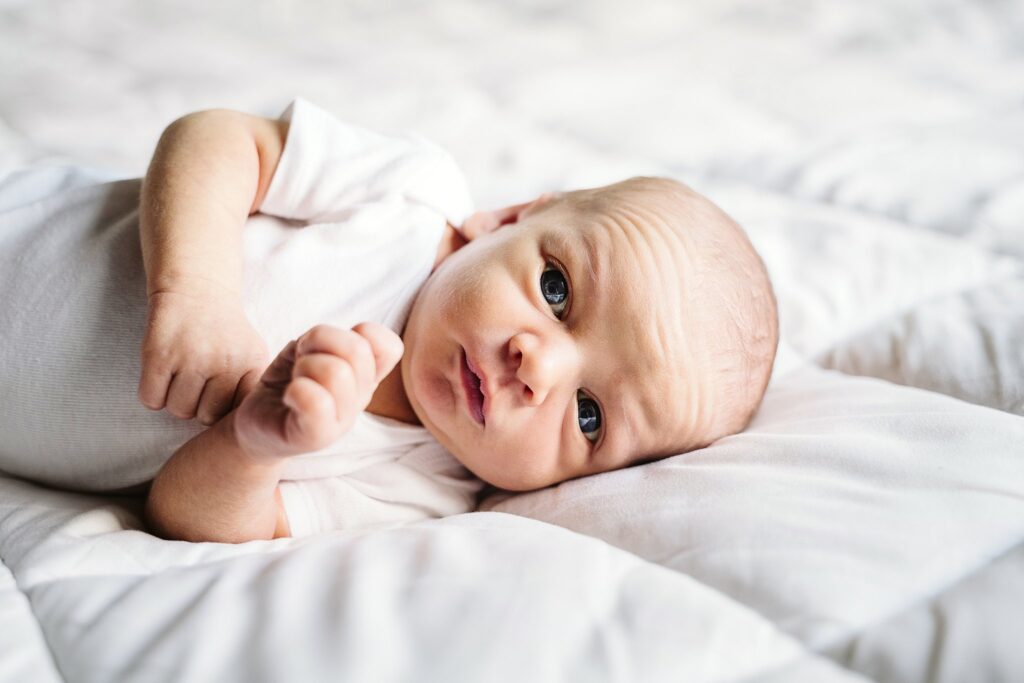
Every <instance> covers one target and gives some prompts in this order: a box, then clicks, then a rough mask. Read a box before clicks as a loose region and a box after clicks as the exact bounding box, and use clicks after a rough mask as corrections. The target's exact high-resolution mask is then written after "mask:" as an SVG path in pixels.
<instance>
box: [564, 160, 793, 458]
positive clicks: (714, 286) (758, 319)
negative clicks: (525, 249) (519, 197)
mask: <svg viewBox="0 0 1024 683" xmlns="http://www.w3.org/2000/svg"><path fill="white" fill-rule="evenodd" d="M562 197H564V198H565V199H568V200H569V201H571V202H573V203H574V204H575V205H576V207H577V208H578V209H581V210H590V211H597V212H602V213H608V212H610V211H613V210H614V207H616V206H631V205H632V206H638V205H639V206H643V207H645V211H651V210H653V211H654V212H655V214H656V215H657V218H658V219H659V220H661V221H664V222H665V223H666V224H667V225H668V226H670V227H671V228H672V229H673V230H674V231H677V232H678V233H679V234H680V236H681V238H682V239H683V241H684V242H685V243H687V244H689V245H692V246H693V247H695V249H694V251H695V253H697V254H700V255H701V256H702V258H700V259H695V260H694V266H695V271H696V272H691V273H687V274H686V275H685V276H682V280H683V281H684V282H685V284H684V289H685V290H686V291H685V292H684V293H683V297H682V300H683V302H684V305H685V304H689V303H692V302H698V301H699V302H700V305H699V306H692V310H688V311H687V314H691V313H692V312H697V314H698V315H701V313H703V320H702V321H701V322H702V323H704V322H706V324H701V325H700V327H701V329H707V330H709V331H712V330H717V332H718V333H717V334H714V333H712V334H710V335H708V338H705V339H703V340H700V343H698V340H688V341H692V342H693V343H694V346H696V347H697V348H696V356H697V358H699V359H700V362H702V363H704V364H706V369H707V370H708V372H709V377H710V378H711V379H712V382H711V384H712V385H713V386H715V387H716V388H717V391H716V392H715V393H716V395H715V396H714V397H713V400H712V401H711V403H710V405H711V406H712V411H713V416H711V419H710V420H709V421H708V424H709V428H708V430H707V433H705V434H702V435H700V438H699V439H698V441H697V442H694V441H692V440H691V441H689V442H688V443H687V446H686V447H685V448H679V447H678V445H677V446H676V447H669V448H667V449H666V450H665V452H664V454H670V453H671V452H672V451H673V450H674V452H675V453H679V452H683V450H692V449H694V448H698V447H701V446H706V445H708V444H710V443H711V442H712V441H715V440H717V439H719V438H721V437H723V436H728V435H730V434H735V433H737V432H740V431H742V430H743V429H745V428H746V427H747V425H748V424H750V421H751V420H752V419H753V417H754V415H755V414H756V412H757V409H758V407H759V406H760V404H761V400H762V398H763V397H764V393H765V390H766V389H767V386H768V381H769V379H770V378H771V372H772V366H773V364H774V361H775V353H776V349H777V347H778V342H779V323H778V305H777V302H776V299H775V292H774V290H773V288H772V284H771V280H770V279H769V277H768V271H767V269H766V267H765V264H764V262H763V261H762V260H761V257H760V256H759V255H758V253H757V251H756V250H755V249H754V246H753V245H752V244H751V242H750V239H749V238H748V237H747V234H746V233H745V232H744V230H743V228H742V227H740V225H739V224H738V223H737V222H736V221H735V220H733V219H732V218H731V217H730V216H729V215H728V214H726V213H725V212H724V211H723V210H722V209H720V208H719V207H718V206H716V205H715V204H714V203H713V202H711V201H710V200H708V199H707V198H705V197H704V196H702V195H700V194H698V193H697V192H695V191H693V190H692V189H690V188H689V187H688V186H686V185H685V184H683V183H681V182H679V181H677V180H674V179H671V178H662V177H635V178H630V179H628V180H624V181H622V182H619V183H615V184H613V185H608V186H606V187H602V188H595V189H591V190H582V191H576V192H569V193H566V194H565V195H562ZM655 199H656V200H657V201H655ZM710 311H717V312H718V313H719V314H721V313H723V312H724V313H725V325H724V328H722V326H721V318H720V317H719V318H714V317H713V316H712V315H710V313H709V312H710ZM691 436H692V435H691ZM653 459H657V458H656V457H652V458H649V459H648V460H647V461H650V460H653Z"/></svg>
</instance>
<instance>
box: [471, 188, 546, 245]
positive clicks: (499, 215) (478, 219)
mask: <svg viewBox="0 0 1024 683" xmlns="http://www.w3.org/2000/svg"><path fill="white" fill-rule="evenodd" d="M555 196H556V195H555V193H553V192H545V193H544V194H542V195H541V196H539V197H537V198H536V199H534V200H533V201H530V202H524V203H522V204H515V205H513V206H506V207H505V208H503V209H495V210H494V211H477V212H476V213H474V214H473V215H471V216H470V217H469V218H467V219H466V220H465V221H463V223H462V227H460V228H459V232H461V233H462V236H463V237H465V238H466V239H467V240H468V241H470V242H472V241H473V240H475V239H476V238H477V237H479V236H480V235H484V234H486V233H489V232H494V231H495V230H497V229H498V228H500V227H503V226H505V225H511V224H513V223H518V222H519V221H520V220H522V219H523V218H525V217H526V216H528V215H529V214H530V213H532V212H533V211H536V210H537V209H538V208H540V207H541V206H543V205H544V204H547V203H548V202H549V201H551V200H552V199H554V198H555Z"/></svg>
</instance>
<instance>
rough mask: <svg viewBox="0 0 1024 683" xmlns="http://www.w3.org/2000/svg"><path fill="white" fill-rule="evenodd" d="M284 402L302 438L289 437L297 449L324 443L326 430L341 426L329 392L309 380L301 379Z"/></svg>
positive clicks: (283, 396)
mask: <svg viewBox="0 0 1024 683" xmlns="http://www.w3.org/2000/svg"><path fill="white" fill-rule="evenodd" d="M281 400H282V401H283V402H284V404H285V405H286V406H288V408H289V409H290V410H291V419H292V420H293V424H294V425H295V427H296V428H297V429H298V431H299V434H288V437H289V441H291V440H292V439H298V440H299V441H300V443H296V444H295V445H297V446H299V447H302V446H303V444H305V443H320V442H323V440H324V438H325V436H327V435H326V434H325V432H326V430H327V429H329V428H330V426H331V425H334V424H336V423H337V408H336V406H335V401H334V398H333V397H332V396H331V395H330V394H329V393H328V391H327V389H326V388H325V387H323V386H322V385H320V384H319V383H317V382H316V380H313V379H310V378H309V377H297V378H295V379H294V380H292V382H291V384H289V385H288V388H287V389H285V390H284V394H283V395H282V396H281Z"/></svg>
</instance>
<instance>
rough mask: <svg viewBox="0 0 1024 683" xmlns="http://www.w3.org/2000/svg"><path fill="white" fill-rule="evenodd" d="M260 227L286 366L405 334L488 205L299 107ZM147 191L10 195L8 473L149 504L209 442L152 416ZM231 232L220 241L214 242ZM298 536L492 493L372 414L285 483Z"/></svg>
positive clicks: (249, 288) (12, 185)
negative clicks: (319, 349)
mask: <svg viewBox="0 0 1024 683" xmlns="http://www.w3.org/2000/svg"><path fill="white" fill-rule="evenodd" d="M282 119H285V120H290V122H291V125H290V129H289V132H288V138H287V141H286V144H285V147H284V151H283V153H282V156H281V160H280V162H279V165H278V168H277V170H276V172H275V174H274V177H273V179H272V181H271V184H270V187H269V189H268V192H267V195H266V197H265V199H264V202H263V205H262V207H261V212H260V213H259V214H256V215H254V216H252V217H250V218H249V220H248V221H247V223H246V226H245V228H244V231H243V259H244V260H243V265H244V283H243V290H242V294H243V296H242V300H243V305H244V307H245V311H246V314H247V315H248V316H249V319H250V321H251V322H252V324H253V326H254V327H255V328H256V329H257V330H258V331H259V332H260V334H261V335H262V336H263V338H264V340H265V341H266V343H267V346H268V348H269V349H270V352H271V356H273V355H276V354H277V352H278V351H280V350H281V348H283V347H284V346H285V345H286V344H287V342H288V341H290V340H291V339H294V338H296V337H298V336H299V335H301V334H302V333H304V332H305V331H306V330H308V329H309V328H310V327H312V326H314V325H316V324H319V323H326V324H330V325H335V326H337V327H342V328H350V327H352V326H353V325H355V324H356V323H359V322H362V321H365V320H372V321H376V322H379V323H382V324H384V325H387V326H389V327H390V328H391V329H393V330H395V332H397V333H400V332H401V330H402V328H403V326H404V324H405V320H406V318H407V317H408V314H409V310H410V308H411V305H412V302H413V300H414V299H415V296H416V294H417V293H418V291H419V288H420V287H421V286H422V284H423V282H424V281H425V280H426V278H427V277H428V276H429V274H430V269H431V267H432V265H433V261H434V258H435V256H436V252H437V248H438V245H439V244H440V241H441V237H442V235H443V233H444V229H445V223H446V221H447V222H450V223H452V224H454V225H459V224H461V222H462V220H463V219H464V218H465V217H466V216H467V215H468V214H469V213H470V212H471V210H472V203H471V199H470V196H469V192H468V190H467V188H466V183H465V179H464V177H463V176H462V174H461V172H460V171H459V169H458V168H457V166H456V165H455V163H454V161H453V160H452V158H451V157H450V156H449V155H448V154H446V153H445V152H444V151H443V150H441V149H440V148H438V147H437V146H435V145H433V144H432V143H429V142H427V141H426V140H423V139H422V138H420V137H418V136H415V135H403V136H385V135H380V134H377V133H373V132H370V131H367V130H364V129H361V128H358V127H355V126H351V125H347V124H344V123H342V122H340V121H338V120H337V119H336V118H334V117H333V116H331V115H330V114H328V113H327V112H325V111H324V110H322V109H320V108H318V107H316V106H314V105H313V104H311V103H309V102H307V101H305V100H303V99H301V98H299V99H296V100H295V101H294V102H293V103H292V104H291V105H290V106H289V107H288V108H287V109H286V110H285V112H284V113H283V114H282ZM140 187H141V181H140V179H128V180H116V181H111V178H110V177H109V175H102V174H97V173H94V172H90V171H87V170H83V169H73V168H48V169H47V168H44V169H30V170H27V171H22V172H17V173H13V174H10V175H8V176H7V177H6V178H4V179H3V180H0V289H2V290H3V291H4V292H5V297H4V298H3V300H2V301H0V407H2V410H0V470H2V471H4V472H7V473H10V474H14V475H16V476H22V477H25V478H28V479H32V480H35V481H40V482H42V483H46V484H51V485H54V486H59V487H65V488H72V489H78V490H90V491H110V490H115V489H122V488H129V489H130V488H132V487H134V486H136V485H138V484H141V483H144V482H146V481H147V480H149V479H152V477H153V476H155V474H156V473H157V471H159V469H160V467H161V466H162V465H163V463H164V462H166V460H167V458H169V457H170V456H171V454H172V453H173V452H174V451H175V450H176V449H177V448H178V447H180V446H181V445H182V444H183V443H185V441H187V440H188V439H190V438H192V437H193V436H195V435H196V434H198V433H199V432H200V431H202V429H203V427H202V425H199V424H198V423H197V422H195V421H184V420H179V419H176V418H173V417H172V416H170V415H168V414H167V413H166V411H160V412H154V411H150V410H148V409H146V408H145V407H143V406H142V405H141V404H140V403H139V401H138V398H137V387H138V381H139V374H140V358H139V350H140V347H141V341H142V333H143V330H144V325H145V316H146V310H147V304H146V281H145V272H144V270H143V267H142V258H141V247H140V244H139V236H138V200H139V190H140ZM211 229H216V226H211ZM283 479H284V480H285V481H283V482H282V484H281V490H282V496H283V498H284V502H285V508H286V512H287V514H288V518H289V524H290V525H291V528H292V533H293V535H295V536H303V535H308V534H312V533H317V532H320V531H327V530H330V529H337V528H353V527H360V528H367V527H373V526H379V525H390V524H395V523H401V522H407V521H413V520H416V519H424V518H429V517H438V516H444V515H451V514H456V513H459V512H465V511H468V510H471V509H473V506H474V503H475V496H476V493H477V491H478V490H479V489H480V488H481V487H482V482H480V481H479V480H478V479H476V478H475V477H473V476H472V474H471V473H469V471H468V470H466V469H465V468H464V467H462V465H461V464H460V463H459V462H458V461H457V460H455V458H454V457H453V456H452V455H451V454H450V453H448V452H447V451H446V450H445V449H443V448H442V447H441V446H440V444H438V443H437V442H436V440H434V439H433V437H432V436H431V435H430V434H429V432H427V430H426V429H424V428H423V427H419V426H414V425H407V424H404V423H401V422H398V421H395V420H389V419H386V418H381V417H377V416H374V415H370V414H367V413H363V414H362V415H361V416H360V417H359V419H358V420H357V421H356V423H355V426H354V427H353V429H352V430H351V431H350V432H349V433H347V434H346V435H344V436H343V437H342V438H340V439H339V440H338V441H336V442H334V443H332V444H331V445H330V446H328V447H326V448H324V449H321V450H320V451H316V452H314V453H306V454H303V455H300V456H296V457H294V458H292V459H290V460H289V462H288V464H287V465H286V468H285V472H284V476H283Z"/></svg>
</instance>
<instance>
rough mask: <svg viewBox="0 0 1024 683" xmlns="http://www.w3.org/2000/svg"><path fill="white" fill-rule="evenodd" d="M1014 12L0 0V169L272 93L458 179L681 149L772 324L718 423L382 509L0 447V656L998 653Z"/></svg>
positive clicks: (890, 675)
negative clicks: (735, 410)
mask: <svg viewBox="0 0 1024 683" xmlns="http://www.w3.org/2000/svg"><path fill="white" fill-rule="evenodd" d="M1022 35H1024V3H1020V2H1005V3H984V2H969V1H967V0H944V1H943V2H941V3H926V2H919V1H918V0H868V1H867V2H859V3H846V4H837V3H825V2H796V1H791V2H777V3H759V2H748V1H747V0H725V1H722V0H699V1H697V2H688V3H675V2H669V1H667V0H665V1H663V2H652V3H648V4H644V5H643V6H642V7H640V8H638V6H634V5H628V6H627V5H626V4H624V3H620V2H615V1H613V0H603V1H600V0H599V1H598V2H588V3H576V4H565V5H560V4H554V3H549V4H545V3H500V4H499V3H492V4H481V3H475V2H471V1H470V0H455V1H453V2H444V3H411V2H409V3H399V4H398V5H387V6H385V5H378V4H377V3H369V2H367V3H363V2H358V3H327V2H305V3H265V4H260V3H256V4H252V3H242V2H240V1H238V0H235V1H232V2H223V3H216V4H210V3H205V2H199V0H187V1H185V2H176V3H169V2H168V3H144V4H139V3H132V2H130V1H129V0H101V1H98V2H93V3H89V4H87V5H85V4H81V3H63V2H57V1H56V0H49V1H42V2H33V3H22V2H10V1H9V2H5V3H0V173H3V172H4V170H5V169H8V168H13V167H15V166H18V165H23V164H28V163H33V164H65V163H77V164H88V165H92V166H98V167H102V168H104V169H106V170H108V171H109V172H110V173H112V174H114V175H123V176H131V175H141V174H142V173H143V172H144V170H145V166H146V163H147V161H148V158H149V155H150V154H151V152H152V149H153V146H154V145H155V142H156V139H157V137H158V136H159V133H160V131H161V130H162V129H163V127H164V126H166V125H167V124H168V123H169V122H170V121H171V120H173V119H174V118H176V117H177V116H180V115H181V114H183V113H185V112H187V111H192V110H196V109H202V108H208V107H214V106H226V107H233V108H238V109H243V110H246V111H250V112H254V113H260V114H264V115H268V116H273V115H276V114H277V113H278V112H279V111H280V109H281V108H282V107H283V105H284V104H286V103H287V102H288V101H289V100H290V99H291V98H292V97H294V96H295V95H303V96H305V97H308V98H310V99H311V100H313V101H316V102H318V103H321V104H322V105H323V106H325V107H328V108H331V109H332V110H333V111H335V112H336V113H337V114H338V115H339V116H342V117H345V118H348V119H350V120H352V121H354V122H356V123H359V124H362V125H366V126H370V127H378V128H385V129H386V128H392V129H398V128H405V129H414V130H416V131H418V132H420V133H422V134H424V135H426V136H427V137H430V138H432V139H434V140H436V141H437V142H439V143H440V144H442V145H443V146H445V147H446V148H447V149H449V150H450V151H451V152H452V154H453V155H454V157H455V158H456V159H457V160H458V162H459V163H460V164H461V165H462V166H463V167H464V168H465V169H466V171H467V175H468V177H469V180H470V184H471V189H472V190H473V193H474V197H475V199H476V200H477V203H478V204H479V205H480V206H497V205H500V204H504V203H509V202H514V201H522V200H525V199H528V198H530V197H532V196H534V195H536V194H537V193H539V192H541V191H545V190H558V189H568V188H573V187H578V186H585V185H593V184H598V183H603V182H607V181H612V180H617V179H620V178H622V177H625V176H628V175H633V174H670V175H674V176H676V177H679V178H680V179H683V180H685V181H687V182H690V183H691V184H693V185H694V186H695V187H696V188H697V189H698V190H700V191H702V192H704V193H706V194H708V195H710V196H711V197H712V198H713V199H714V200H716V201H717V202H718V203H720V204H721V205H722V206H723V207H724V208H725V209H726V210H727V211H729V212H730V213H732V214H733V215H734V216H735V217H736V218H737V219H738V220H740V222H741V223H742V224H743V225H744V226H745V227H746V228H747V229H748V232H749V233H750V235H751V238H752V240H753V241H754V243H755V245H756V246H757V247H758V248H759V249H760V250H761V252H762V254H763V255H764V257H765V260H766V262H767V264H768V266H769V269H770V271H771V274H772V277H773V280H774V282H775V286H776V292H777V295H778V298H779V303H780V310H781V318H782V333H783V348H782V349H781V351H780V359H779V364H778V366H777V368H776V375H775V377H774V378H773V381H772V386H771V388H770V390H769V393H768V396H767V397H766V401H765V405H764V408H763V409H762V411H761V412H760V414H759V415H758V416H757V418H756V420H755V421H754V423H753V424H752V425H751V427H750V429H748V430H747V431H746V432H744V433H743V434H740V435H736V436H734V437H729V438H727V439H723V440H721V441H720V442H718V443H716V444H714V445H712V446H711V447H709V448H707V449H703V450H701V451H698V452H694V453H691V454H687V455H684V456H678V457H676V458H671V459H668V460H665V461H662V462H659V463H654V464H650V465H645V466H642V467H637V468H631V469H628V470H624V471H620V472H614V473H608V474H604V475H600V476H597V477H592V478H589V479H586V480H580V481H574V482H567V483H565V484H563V485H561V486H558V487H555V488H552V489H548V490H544V491H540V492H534V493H528V494H523V495H519V496H515V497H511V498H508V497H505V496H502V495H494V496H491V497H489V498H488V499H487V500H485V501H484V504H483V506H482V507H483V509H484V511H483V512H477V513H471V514H468V515H460V516H456V517H451V518H447V519H443V520H437V521H433V522H429V523H424V524H417V525H412V526H408V527H396V528H392V529H388V530H384V531H380V532H373V533H362V534H359V533H347V534H346V533H337V534H330V535H326V536H323V537H318V538H311V539H302V540H292V539H282V540H278V541H274V542H257V543H249V544H244V545H240V546H227V545H219V544H187V543H174V542H166V541H161V540H158V539H156V538H154V537H152V536H150V535H148V534H146V533H144V532H143V531H142V530H141V525H140V523H139V502H138V501H133V500H130V499H118V498H111V497H96V496H87V495H80V494H71V493H65V492H59V491H50V490H46V489H42V488H39V487H37V486H34V485H31V484H27V483H23V482H18V481H13V480H9V479H6V480H5V479H0V559H2V560H3V566H2V567H0V629H2V630H0V681H3V682H4V683H6V681H23V680H41V681H47V680H61V679H64V680H70V681H110V680H133V681H134V680H141V681H175V680H190V681H191V680H200V681H201V680H217V681H224V680H238V681H252V680H367V681H384V680H417V681H432V680H438V681H440V680H444V681H453V680H455V681H458V680H473V681H476V680H496V681H522V680H530V681H566V680H587V681H591V680H593V681H603V680H608V681H661V680H664V681H678V680H686V681H747V680H756V681H763V680H769V681H780V682H781V681H786V682H788V681H803V680H806V681H815V682H817V681H832V680H835V681H866V680H885V681H924V680H928V681H943V682H944V681H950V682H953V681H963V680H1024V654H1022V653H1021V651H1020V648H1019V647H1018V646H1017V645H1016V639H1014V637H1013V634H1019V633H1021V632H1024V616H1022V614H1021V613H1020V611H1019V609H1016V607H1015V606H1017V605H1020V604H1024V100H1022V93H1024V41H1022V40H1021V36H1022ZM72 65H73V68H72ZM0 353H2V351H0ZM0 409H2V406H0ZM0 438H2V435H0Z"/></svg>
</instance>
